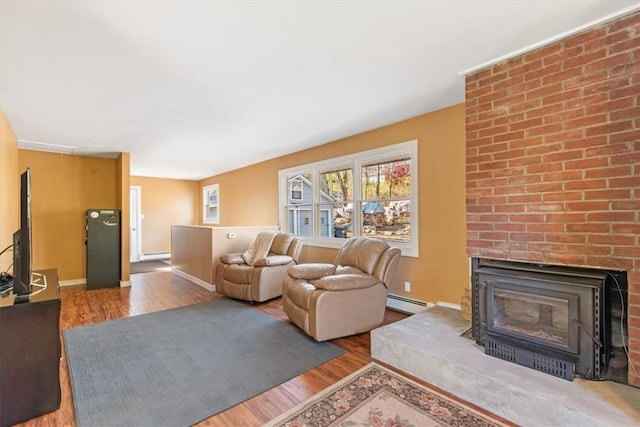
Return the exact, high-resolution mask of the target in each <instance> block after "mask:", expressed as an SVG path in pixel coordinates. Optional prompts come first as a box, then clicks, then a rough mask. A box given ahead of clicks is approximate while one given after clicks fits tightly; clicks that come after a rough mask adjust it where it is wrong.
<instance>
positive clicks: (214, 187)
mask: <svg viewBox="0 0 640 427" xmlns="http://www.w3.org/2000/svg"><path fill="white" fill-rule="evenodd" d="M212 191H215V192H216V193H217V194H218V203H216V207H217V208H218V215H217V216H216V217H215V218H210V217H209V211H208V209H207V208H208V207H209V193H210V192H212ZM202 223H203V224H220V185H219V184H211V185H206V186H204V187H202Z"/></svg>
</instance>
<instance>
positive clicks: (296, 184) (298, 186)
mask: <svg viewBox="0 0 640 427" xmlns="http://www.w3.org/2000/svg"><path fill="white" fill-rule="evenodd" d="M302 189H303V183H302V178H292V179H290V180H289V200H290V201H292V202H301V201H302V200H303V194H302Z"/></svg>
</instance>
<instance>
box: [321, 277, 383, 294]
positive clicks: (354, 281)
mask: <svg viewBox="0 0 640 427" xmlns="http://www.w3.org/2000/svg"><path fill="white" fill-rule="evenodd" d="M377 283H380V280H378V278H377V277H374V276H368V275H364V274H339V275H336V276H326V277H323V278H321V279H318V280H317V281H316V282H314V284H313V285H314V286H315V287H316V288H317V289H325V290H327V291H348V290H350V289H363V288H369V287H371V286H373V285H375V284H377Z"/></svg>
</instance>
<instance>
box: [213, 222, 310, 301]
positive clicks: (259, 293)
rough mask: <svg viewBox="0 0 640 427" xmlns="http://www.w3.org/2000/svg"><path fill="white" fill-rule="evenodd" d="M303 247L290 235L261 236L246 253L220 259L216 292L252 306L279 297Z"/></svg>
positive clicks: (264, 233) (266, 233) (273, 233)
mask: <svg viewBox="0 0 640 427" xmlns="http://www.w3.org/2000/svg"><path fill="white" fill-rule="evenodd" d="M302 243H303V242H302V239H300V238H298V237H295V236H293V235H291V234H286V233H278V232H263V233H259V234H258V236H257V237H256V239H255V240H254V241H253V243H252V244H251V246H250V247H249V249H248V250H247V251H246V252H244V253H242V254H241V253H234V254H228V255H223V256H221V257H220V264H218V266H217V267H216V281H215V283H216V291H217V292H219V293H221V294H223V295H225V296H228V297H231V298H236V299H242V300H245V301H252V302H262V301H266V300H269V299H272V298H276V297H279V296H280V295H282V281H283V278H284V276H285V274H286V271H287V269H288V268H289V267H291V266H292V265H295V264H296V263H297V262H298V259H299V258H300V252H301V251H302Z"/></svg>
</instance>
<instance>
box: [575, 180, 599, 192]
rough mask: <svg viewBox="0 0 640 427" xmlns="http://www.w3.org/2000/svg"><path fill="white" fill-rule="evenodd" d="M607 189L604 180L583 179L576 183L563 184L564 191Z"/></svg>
mask: <svg viewBox="0 0 640 427" xmlns="http://www.w3.org/2000/svg"><path fill="white" fill-rule="evenodd" d="M601 188H607V181H606V180H605V179H585V180H582V181H576V182H567V183H565V190H567V191H572V190H592V189H601Z"/></svg>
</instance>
